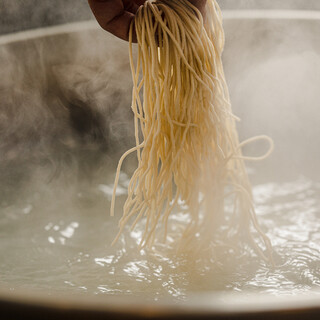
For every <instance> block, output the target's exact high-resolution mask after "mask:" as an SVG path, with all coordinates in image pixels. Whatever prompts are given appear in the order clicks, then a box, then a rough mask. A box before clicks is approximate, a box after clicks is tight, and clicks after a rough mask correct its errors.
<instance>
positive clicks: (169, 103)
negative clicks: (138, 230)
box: [111, 0, 270, 256]
mask: <svg viewBox="0 0 320 320" xmlns="http://www.w3.org/2000/svg"><path fill="white" fill-rule="evenodd" d="M134 27H135V32H136V36H137V42H138V56H137V63H136V64H134V62H133V54H132V31H133V28H134ZM129 46H130V61H131V68H132V75H133V98H132V110H133V112H134V116H135V136H136V147H135V148H133V149H131V150H129V151H128V152H126V153H125V154H124V155H123V156H122V158H121V159H120V162H119V165H118V170H117V176H116V182H115V187H114V196H113V200H112V205H111V215H113V213H114V202H115V190H116V187H117V184H118V179H119V173H120V168H121V165H122V162H123V160H124V158H125V157H126V156H127V155H128V154H129V153H131V152H137V157H138V168H137V169H136V170H135V172H134V174H133V176H132V178H131V181H130V184H129V186H128V198H127V200H126V202H125V204H124V212H123V217H122V219H121V220H120V222H119V224H120V231H119V234H118V237H119V235H120V233H121V232H122V230H123V228H124V226H125V225H126V224H127V223H128V221H129V220H132V221H133V224H132V228H134V227H135V226H136V224H137V222H138V221H139V220H141V219H142V218H143V217H145V231H144V234H143V236H142V238H141V242H140V245H141V247H143V246H145V245H152V243H153V242H154V240H155V235H156V230H157V228H158V226H159V224H163V225H164V226H165V227H164V229H165V230H164V236H165V237H166V233H167V221H168V217H169V215H170V214H171V213H172V212H173V210H174V209H175V208H178V210H182V207H183V210H185V211H187V213H188V214H189V215H190V223H189V225H188V227H187V228H186V230H185V231H184V233H183V235H182V238H183V239H184V242H185V243H188V241H190V239H191V238H192V236H193V235H194V234H195V232H198V233H199V232H201V233H202V234H201V237H203V238H204V239H205V238H206V236H207V235H210V234H211V233H212V232H213V229H214V225H215V223H216V221H218V220H219V216H221V215H223V214H224V201H225V199H226V198H227V197H229V196H232V197H233V199H234V211H235V212H237V214H238V215H241V217H240V218H241V220H242V222H244V223H243V225H244V226H246V228H248V230H249V229H250V225H253V226H254V227H255V228H256V230H257V231H258V233H259V234H260V235H261V239H263V240H264V243H265V245H266V247H270V244H269V240H268V238H267V237H266V236H265V235H264V234H263V232H262V231H261V229H260V228H259V226H258V223H257V220H256V216H255V211H254V207H253V202H252V194H251V187H250V183H249V180H248V176H247V173H246V169H245V165H244V160H245V158H244V157H243V156H242V154H241V147H242V146H243V145H244V144H246V143H247V142H249V141H246V142H244V143H242V144H240V143H239V140H238V134H237V131H236V126H235V120H236V117H235V116H234V115H233V114H232V111H231V106H230V101H229V94H228V88H227V85H226V81H225V76H224V71H223V66H222V61H221V54H222V51H223V47H224V32H223V28H222V17H221V12H220V9H219V7H218V5H217V3H216V1H215V0H208V1H207V7H206V18H205V21H204V19H203V17H202V15H201V13H200V12H199V11H198V10H197V8H195V7H194V6H193V5H191V4H190V2H188V1H186V0H157V1H155V2H148V1H146V2H145V4H144V6H141V7H140V9H139V11H138V12H137V14H136V18H135V24H132V25H131V30H130V44H129ZM140 70H142V77H141V76H140ZM142 89H143V99H142V98H141V94H140V93H141V90H142ZM141 137H142V141H141ZM258 138H261V137H257V138H255V139H258ZM181 204H182V205H183V206H181ZM200 212H203V215H200ZM201 216H202V217H201ZM248 233H250V232H248ZM118 237H117V238H118ZM117 238H116V239H115V241H116V240H117ZM256 248H257V250H259V252H260V254H261V255H262V256H264V255H263V252H262V250H261V249H260V247H259V246H258V245H256Z"/></svg>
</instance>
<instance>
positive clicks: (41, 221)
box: [0, 174, 320, 301]
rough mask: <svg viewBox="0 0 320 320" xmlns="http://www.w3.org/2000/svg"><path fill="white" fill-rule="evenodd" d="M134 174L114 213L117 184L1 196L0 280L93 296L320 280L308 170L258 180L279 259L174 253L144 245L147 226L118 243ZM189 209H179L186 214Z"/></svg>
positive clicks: (318, 204) (224, 251)
mask: <svg viewBox="0 0 320 320" xmlns="http://www.w3.org/2000/svg"><path fill="white" fill-rule="evenodd" d="M127 183H128V177H127V176H126V175H125V174H122V178H121V184H120V186H119V188H118V190H117V194H118V199H119V201H118V206H117V217H115V218H111V217H109V205H110V197H111V193H112V187H113V186H112V183H110V184H98V183H92V184H91V185H90V187H89V186H85V188H84V187H83V186H82V187H79V186H77V187H76V186H74V185H72V184H71V185H66V184H64V185H61V186H60V188H56V187H57V186H56V185H55V187H53V185H51V184H48V185H47V186H43V187H42V188H38V189H37V190H32V192H30V193H29V194H28V196H25V197H22V198H21V199H20V200H17V201H15V202H14V203H5V202H4V201H3V203H2V204H1V215H0V234H1V243H0V283H1V286H5V287H7V288H8V289H10V290H16V289H21V288H24V289H31V290H32V289H41V290H44V291H45V292H46V293H47V294H48V295H54V294H57V293H59V292H64V293H65V292H67V293H69V294H74V295H76V294H86V295H130V296H135V297H144V298H145V299H147V300H159V299H161V298H168V297H171V298H173V299H174V300H177V301H178V300H184V299H186V298H187V297H188V295H190V294H194V293H199V292H201V293H203V292H226V291H227V292H230V291H231V292H235V291H240V292H255V293H259V294H260V293H269V294H272V295H285V294H289V295H291V294H305V293H308V292H310V291H311V290H318V289H320V263H319V261H320V183H319V182H315V181H312V180H311V179H309V178H307V177H304V176H300V177H297V178H296V179H293V180H291V181H287V182H277V183H276V182H268V183H264V184H259V185H254V186H253V194H254V198H255V205H256V211H257V215H258V219H259V222H260V224H261V227H262V228H263V230H264V231H265V232H266V234H267V235H268V236H269V238H270V239H271V242H272V245H273V251H274V252H273V257H274V266H272V264H271V263H268V262H265V261H263V260H262V259H261V258H260V257H258V256H257V255H256V254H255V253H254V252H253V251H252V250H250V248H247V249H246V250H245V249H244V250H240V251H239V250H236V249H234V248H232V247H231V246H230V247H227V246H226V247H223V245H221V248H220V249H215V248H213V249H212V250H209V251H207V252H203V253H201V254H200V255H195V253H194V252H191V253H190V252H188V253H181V252H180V253H176V252H175V251H174V250H169V248H167V246H166V245H165V244H161V243H158V244H156V245H155V247H154V248H153V250H150V249H143V250H141V251H140V250H139V249H138V242H139V241H138V240H139V237H140V236H141V233H142V228H143V225H140V226H138V228H137V229H135V230H134V231H132V232H130V230H129V229H127V230H126V231H125V233H124V234H123V235H122V236H121V238H120V241H119V242H118V243H117V244H116V245H115V246H114V247H111V242H112V240H113V238H114V237H115V235H116V233H117V230H118V227H117V220H118V219H119V218H120V216H121V199H122V202H123V200H124V199H125V194H126V186H127ZM184 220H185V217H184V215H182V214H178V213H177V214H175V215H173V217H172V218H171V221H170V225H171V229H172V231H174V226H175V225H179V224H181V223H184Z"/></svg>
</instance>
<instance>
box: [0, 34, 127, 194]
mask: <svg viewBox="0 0 320 320" xmlns="http://www.w3.org/2000/svg"><path fill="white" fill-rule="evenodd" d="M66 44H67V45H66ZM0 53H1V60H0V64H1V65H0V68H1V70H2V80H1V83H0V95H1V105H0V132H1V140H0V150H1V157H0V177H1V179H0V184H1V189H2V190H4V191H5V192H2V195H3V197H4V198H3V199H7V198H8V197H9V195H10V196H11V195H14V194H17V193H19V192H18V190H19V187H20V188H21V190H23V189H24V188H25V187H26V184H28V183H29V182H30V179H32V181H33V182H34V181H37V183H38V184H40V185H41V183H42V184H43V183H44V184H47V183H49V181H51V180H52V179H60V178H61V177H62V176H63V177H65V178H66V177H67V179H71V180H73V181H74V183H80V184H81V183H82V182H81V181H87V182H90V180H92V179H94V177H99V178H100V179H101V182H103V181H104V179H106V176H107V171H111V172H112V170H113V169H114V167H115V163H116V159H117V157H118V156H119V155H120V154H121V153H122V152H123V151H124V150H125V149H127V148H128V147H129V146H130V145H132V144H133V138H132V139H130V135H131V132H132V131H133V126H132V121H131V117H132V115H131V109H130V102H131V75H130V68H129V62H128V53H127V46H126V44H124V43H121V42H120V41H119V42H118V40H116V39H115V38H113V37H111V36H109V37H108V36H107V35H106V34H105V33H104V32H102V31H100V32H97V31H96V32H93V34H92V32H90V31H88V32H84V33H82V34H81V35H77V34H76V35H74V36H73V37H71V36H68V35H60V36H57V37H53V38H43V39H35V40H29V41H21V42H17V43H11V44H10V43H9V44H7V45H3V46H2V47H1V52H0ZM109 166H111V168H109ZM101 171H103V172H104V173H103V174H101V173H102V172H101ZM79 180H80V182H79ZM28 189H30V186H28Z"/></svg>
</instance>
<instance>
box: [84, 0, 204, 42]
mask: <svg viewBox="0 0 320 320" xmlns="http://www.w3.org/2000/svg"><path fill="white" fill-rule="evenodd" d="M145 1H146V0H88V2H89V5H90V8H91V10H92V12H93V14H94V16H95V17H96V19H97V21H98V23H99V24H100V26H101V27H102V28H103V29H105V30H107V31H109V32H111V33H112V34H114V35H115V36H117V37H119V38H121V39H123V40H126V41H128V39H129V30H130V24H131V21H132V20H133V19H134V16H135V13H136V12H137V10H138V8H139V6H141V5H143V4H144V2H145ZM189 1H190V2H191V3H192V4H193V5H194V6H196V7H197V8H198V9H199V10H200V12H202V13H203V12H204V6H205V4H206V0H189ZM133 40H134V41H135V36H134V35H133Z"/></svg>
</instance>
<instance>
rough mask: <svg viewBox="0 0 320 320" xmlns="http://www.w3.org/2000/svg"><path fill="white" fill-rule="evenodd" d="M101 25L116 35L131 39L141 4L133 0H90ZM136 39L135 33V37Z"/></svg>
mask: <svg viewBox="0 0 320 320" xmlns="http://www.w3.org/2000/svg"><path fill="white" fill-rule="evenodd" d="M88 2H89V5H90V8H91V10H92V12H93V14H94V16H95V17H96V19H97V21H98V23H99V24H100V26H101V27H102V28H103V29H104V30H106V31H109V32H111V33H112V34H114V35H115V36H117V37H119V38H121V39H123V40H127V41H128V40H129V30H130V25H131V22H132V20H133V19H134V13H135V12H136V11H137V10H138V8H139V5H138V4H136V3H135V2H134V1H132V0H127V1H122V0H88ZM133 40H135V35H134V39H133Z"/></svg>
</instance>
